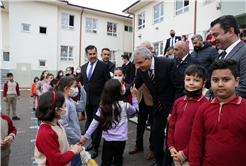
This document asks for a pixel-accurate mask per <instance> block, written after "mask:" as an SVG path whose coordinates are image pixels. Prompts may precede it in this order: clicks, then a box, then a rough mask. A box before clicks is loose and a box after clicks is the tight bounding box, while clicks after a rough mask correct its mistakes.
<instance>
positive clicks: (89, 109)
mask: <svg viewBox="0 0 246 166" xmlns="http://www.w3.org/2000/svg"><path fill="white" fill-rule="evenodd" d="M97 108H98V106H97V105H91V104H89V105H86V115H87V119H86V123H85V128H86V130H87V129H88V128H89V126H90V124H91V122H92V120H93V119H95V116H96V112H97ZM101 136H102V130H101V128H100V126H98V127H97V128H96V130H95V131H94V132H93V133H92V135H91V139H92V145H93V148H94V149H98V147H99V145H100V140H101Z"/></svg>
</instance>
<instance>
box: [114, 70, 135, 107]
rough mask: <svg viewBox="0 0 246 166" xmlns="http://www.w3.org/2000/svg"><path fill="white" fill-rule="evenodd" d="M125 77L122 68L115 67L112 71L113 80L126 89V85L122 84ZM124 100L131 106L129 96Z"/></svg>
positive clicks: (130, 97)
mask: <svg viewBox="0 0 246 166" xmlns="http://www.w3.org/2000/svg"><path fill="white" fill-rule="evenodd" d="M125 77H126V73H125V70H124V69H123V68H122V67H116V68H115V69H114V79H117V80H119V81H120V82H121V83H122V85H124V86H125V87H127V86H128V84H127V83H125V82H124V79H125ZM126 99H127V100H128V102H129V103H130V104H132V96H131V95H128V96H127V97H126Z"/></svg>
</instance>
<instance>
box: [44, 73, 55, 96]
mask: <svg viewBox="0 0 246 166" xmlns="http://www.w3.org/2000/svg"><path fill="white" fill-rule="evenodd" d="M53 79H54V75H53V74H50V73H49V74H47V75H46V81H47V83H46V84H44V85H43V93H46V92H48V91H49V90H50V89H51V88H52V86H51V85H50V82H51V81H52V80H53Z"/></svg>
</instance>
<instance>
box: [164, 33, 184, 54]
mask: <svg viewBox="0 0 246 166" xmlns="http://www.w3.org/2000/svg"><path fill="white" fill-rule="evenodd" d="M175 34H176V33H175V31H174V30H171V31H170V36H171V37H170V38H169V39H167V42H166V46H165V49H164V54H163V55H166V52H167V49H168V48H169V47H173V46H174V44H175V43H176V42H177V41H179V40H181V37H180V36H175Z"/></svg>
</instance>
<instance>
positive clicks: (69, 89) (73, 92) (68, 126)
mask: <svg viewBox="0 0 246 166" xmlns="http://www.w3.org/2000/svg"><path fill="white" fill-rule="evenodd" d="M55 89H56V90H59V91H61V92H62V93H63V95H64V97H65V101H66V106H67V112H68V115H67V117H66V118H64V119H62V120H59V122H61V123H62V125H63V127H64V128H65V130H66V134H67V140H68V143H69V145H73V144H76V143H78V142H80V139H81V129H80V125H79V120H78V117H77V111H79V112H82V111H84V110H85V105H86V103H85V102H80V103H78V102H75V101H74V100H73V99H71V97H75V96H77V95H78V92H79V90H78V86H77V80H76V78H75V77H73V76H72V77H71V76H64V77H62V78H61V79H60V81H59V84H58V85H57V86H56V87H55ZM85 96H86V94H85V91H84V90H83V89H82V91H81V96H80V97H81V98H86V97H85ZM85 101H86V100H85ZM71 165H72V166H81V165H82V163H81V158H80V155H76V156H75V157H74V159H73V160H72V162H71Z"/></svg>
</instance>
